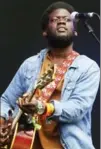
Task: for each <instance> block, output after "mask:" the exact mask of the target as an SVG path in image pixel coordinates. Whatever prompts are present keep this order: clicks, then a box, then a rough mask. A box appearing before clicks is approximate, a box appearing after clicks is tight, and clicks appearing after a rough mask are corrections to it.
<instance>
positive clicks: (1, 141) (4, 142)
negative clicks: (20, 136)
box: [0, 135, 10, 146]
mask: <svg viewBox="0 0 101 149" xmlns="http://www.w3.org/2000/svg"><path fill="white" fill-rule="evenodd" d="M9 140H10V137H9V135H8V136H7V137H5V138H0V146H4V145H7V144H8V142H9Z"/></svg>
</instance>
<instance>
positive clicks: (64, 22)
mask: <svg viewBox="0 0 101 149" xmlns="http://www.w3.org/2000/svg"><path fill="white" fill-rule="evenodd" d="M57 24H58V25H60V24H64V25H65V24H66V21H65V19H64V18H62V17H61V18H59V19H58V22H57Z"/></svg>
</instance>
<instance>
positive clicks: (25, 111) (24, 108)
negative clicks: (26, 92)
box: [20, 106, 31, 114]
mask: <svg viewBox="0 0 101 149" xmlns="http://www.w3.org/2000/svg"><path fill="white" fill-rule="evenodd" d="M20 108H21V110H22V111H23V112H24V113H28V114H29V113H31V111H30V109H29V108H26V107H23V106H21V107H20Z"/></svg>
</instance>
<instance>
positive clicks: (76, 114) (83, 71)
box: [1, 49, 100, 149]
mask: <svg viewBox="0 0 101 149" xmlns="http://www.w3.org/2000/svg"><path fill="white" fill-rule="evenodd" d="M47 51H48V50H47V49H44V50H42V51H41V52H40V53H38V54H37V55H35V56H32V57H30V58H28V59H26V60H25V61H24V62H23V63H22V65H21V66H20V68H19V69H18V71H17V73H16V74H15V76H14V78H13V79H12V81H11V83H10V84H9V86H8V88H7V89H6V90H5V92H4V93H3V94H2V96H1V116H2V117H4V118H5V119H7V118H8V110H9V109H11V108H13V109H14V111H15V112H14V113H15V114H14V116H15V115H16V113H17V112H18V106H17V104H16V100H17V99H18V97H20V96H21V95H22V94H24V93H25V92H30V91H31V90H32V89H34V87H35V83H36V80H37V77H38V74H39V72H40V69H41V64H42V62H43V59H44V57H45V55H46V53H47ZM99 76H100V70H99V66H98V65H97V63H96V62H95V61H93V60H91V59H90V58H88V57H87V56H85V55H79V56H78V57H77V58H76V59H75V60H74V62H73V63H72V65H71V66H70V68H69V70H68V71H67V72H66V73H65V76H64V84H63V88H62V92H61V98H60V99H59V101H56V100H52V101H51V102H52V103H53V104H54V107H55V112H54V114H53V115H52V116H51V117H49V118H48V119H47V120H55V121H57V122H58V123H59V132H60V141H61V143H62V145H63V148H64V149H94V146H93V143H92V136H91V111H92V107H93V103H94V101H95V98H96V94H97V91H98V87H99Z"/></svg>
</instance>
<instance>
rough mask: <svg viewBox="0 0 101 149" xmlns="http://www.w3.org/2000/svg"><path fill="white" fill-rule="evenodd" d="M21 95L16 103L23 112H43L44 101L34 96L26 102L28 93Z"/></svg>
mask: <svg viewBox="0 0 101 149" xmlns="http://www.w3.org/2000/svg"><path fill="white" fill-rule="evenodd" d="M23 97H24V98H23ZM23 97H22V98H19V99H18V101H17V104H18V106H19V107H20V109H21V110H22V111H23V112H24V113H27V114H35V113H38V114H43V113H44V111H45V108H46V106H45V103H43V102H42V101H40V100H37V99H35V98H34V99H33V100H32V101H31V102H28V100H27V97H28V95H24V96H23Z"/></svg>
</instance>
